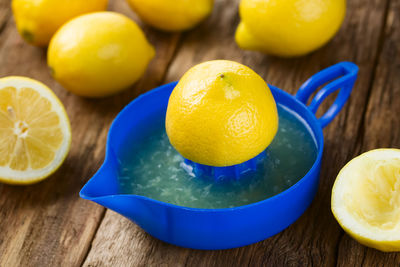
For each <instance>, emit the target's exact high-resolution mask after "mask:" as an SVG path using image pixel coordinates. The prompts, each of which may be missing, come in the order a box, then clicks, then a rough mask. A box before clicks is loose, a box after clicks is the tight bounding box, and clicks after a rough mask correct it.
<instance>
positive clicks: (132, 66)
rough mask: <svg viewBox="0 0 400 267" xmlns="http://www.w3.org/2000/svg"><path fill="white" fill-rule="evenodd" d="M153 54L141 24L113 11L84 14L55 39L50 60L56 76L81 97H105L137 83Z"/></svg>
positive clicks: (60, 31) (65, 25)
mask: <svg viewBox="0 0 400 267" xmlns="http://www.w3.org/2000/svg"><path fill="white" fill-rule="evenodd" d="M153 57H154V48H153V47H152V46H151V45H150V44H149V43H148V41H147V39H146V37H145V35H144V34H143V32H142V30H141V29H140V28H139V26H138V25H137V24H136V23H135V22H133V21H132V20H131V19H129V18H128V17H125V16H124V15H121V14H118V13H114V12H97V13H91V14H86V15H82V16H80V17H77V18H75V19H72V20H71V21H69V22H68V23H66V24H64V25H63V26H62V27H61V28H60V30H58V31H57V33H56V34H55V35H54V37H53V38H52V40H51V42H50V45H49V49H48V57H47V63H48V65H49V67H50V69H51V71H52V75H53V76H54V78H55V79H56V80H57V81H58V82H60V83H61V84H62V85H63V86H64V87H65V88H66V89H67V90H69V91H71V92H73V93H75V94H77V95H81V96H87V97H103V96H108V95H111V94H114V93H117V92H119V91H121V90H123V89H124V88H127V87H128V86H130V85H131V84H133V83H134V82H136V81H137V80H138V79H139V78H140V77H141V76H142V75H143V73H144V72H145V70H146V68H147V65H148V63H149V62H150V60H151V59H152V58H153Z"/></svg>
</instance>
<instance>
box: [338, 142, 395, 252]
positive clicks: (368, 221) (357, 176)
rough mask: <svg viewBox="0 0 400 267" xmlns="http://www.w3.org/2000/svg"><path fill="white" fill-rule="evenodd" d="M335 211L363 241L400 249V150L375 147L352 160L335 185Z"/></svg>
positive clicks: (380, 246) (367, 243) (359, 239)
mask: <svg viewBox="0 0 400 267" xmlns="http://www.w3.org/2000/svg"><path fill="white" fill-rule="evenodd" d="M332 212H333V214H334V216H335V218H336V219H337V220H338V222H339V224H340V225H341V226H342V227H343V229H344V230H345V231H346V232H347V233H348V234H349V235H351V236H352V237H353V238H355V239H356V240H357V241H358V242H360V243H361V244H363V245H366V246H369V247H372V248H375V249H378V250H381V251H400V150H399V149H377V150H371V151H369V152H367V153H364V154H362V155H360V156H358V157H356V158H354V159H353V160H351V161H350V162H349V163H348V164H347V165H346V166H345V167H344V168H343V169H342V170H341V171H340V173H339V175H338V177H337V178H336V181H335V184H334V186H333V189H332Z"/></svg>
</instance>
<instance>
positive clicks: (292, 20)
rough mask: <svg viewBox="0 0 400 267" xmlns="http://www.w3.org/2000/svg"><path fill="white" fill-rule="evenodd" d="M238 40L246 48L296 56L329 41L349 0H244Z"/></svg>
mask: <svg viewBox="0 0 400 267" xmlns="http://www.w3.org/2000/svg"><path fill="white" fill-rule="evenodd" d="M239 11H240V17H241V22H240V24H239V26H238V28H237V30H236V36H235V37H236V42H237V43H238V45H239V46H240V47H241V48H243V49H249V50H258V51H261V52H265V53H267V54H272V55H277V56H282V57H293V56H300V55H304V54H307V53H309V52H311V51H314V50H316V49H318V48H319V47H321V46H323V45H324V44H325V43H327V42H328V41H329V40H330V39H331V38H332V37H333V36H334V35H335V33H336V32H337V31H338V29H339V27H340V25H341V24H342V21H343V18H344V15H345V12H346V0H324V1H321V0H307V1H304V0H241V2H240V8H239Z"/></svg>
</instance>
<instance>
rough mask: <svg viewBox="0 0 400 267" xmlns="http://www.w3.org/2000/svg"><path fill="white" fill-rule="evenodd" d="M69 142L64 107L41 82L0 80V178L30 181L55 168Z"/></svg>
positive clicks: (40, 178) (13, 182) (22, 79)
mask: <svg viewBox="0 0 400 267" xmlns="http://www.w3.org/2000/svg"><path fill="white" fill-rule="evenodd" d="M70 144H71V128H70V123H69V120H68V116H67V114H66V112H65V109H64V106H63V105H62V103H61V102H60V100H59V99H58V98H57V96H56V95H54V93H53V92H52V91H51V90H50V89H49V88H48V87H47V86H46V85H44V84H42V83H40V82H38V81H35V80H32V79H29V78H25V77H16V76H13V77H5V78H2V79H0V181H1V182H4V183H9V184H31V183H35V182H38V181H40V180H43V179H45V178H46V177H48V176H49V175H50V174H52V173H53V172H54V171H56V170H57V169H58V168H59V167H60V165H61V164H62V162H63V161H64V159H65V158H66V156H67V154H68V151H69V148H70Z"/></svg>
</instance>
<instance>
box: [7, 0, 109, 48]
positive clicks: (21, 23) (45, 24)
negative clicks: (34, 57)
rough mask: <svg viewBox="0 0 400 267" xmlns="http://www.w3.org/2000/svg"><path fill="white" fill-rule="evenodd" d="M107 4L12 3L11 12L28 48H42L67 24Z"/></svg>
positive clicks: (66, 0)
mask: <svg viewBox="0 0 400 267" xmlns="http://www.w3.org/2000/svg"><path fill="white" fill-rule="evenodd" d="M107 3H108V0H13V1H12V9H13V13H14V18H15V22H16V24H17V28H18V31H19V33H20V34H21V36H22V37H23V38H24V39H25V40H26V41H27V42H28V43H30V44H33V45H37V46H45V45H48V44H49V42H50V39H51V37H52V36H53V34H54V33H55V32H56V31H57V29H58V28H60V27H61V25H63V24H64V23H65V22H67V21H68V20H70V19H72V18H74V17H76V16H79V15H82V14H85V13H89V12H95V11H103V10H106V9H107Z"/></svg>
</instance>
